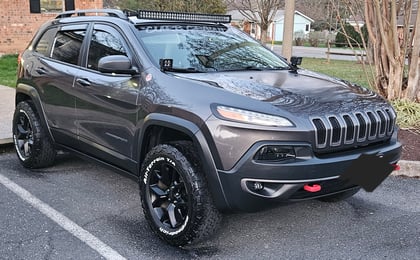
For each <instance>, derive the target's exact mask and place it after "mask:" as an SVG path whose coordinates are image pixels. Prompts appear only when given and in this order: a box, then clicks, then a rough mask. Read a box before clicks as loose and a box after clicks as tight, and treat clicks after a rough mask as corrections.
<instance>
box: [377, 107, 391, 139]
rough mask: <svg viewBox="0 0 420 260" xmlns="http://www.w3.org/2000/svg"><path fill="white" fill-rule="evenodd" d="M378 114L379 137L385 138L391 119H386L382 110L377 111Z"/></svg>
mask: <svg viewBox="0 0 420 260" xmlns="http://www.w3.org/2000/svg"><path fill="white" fill-rule="evenodd" d="M376 114H378V116H379V123H380V126H379V133H378V136H379V137H383V136H385V133H386V129H387V126H388V124H389V119H387V118H385V115H384V113H383V112H382V111H381V110H378V111H376Z"/></svg>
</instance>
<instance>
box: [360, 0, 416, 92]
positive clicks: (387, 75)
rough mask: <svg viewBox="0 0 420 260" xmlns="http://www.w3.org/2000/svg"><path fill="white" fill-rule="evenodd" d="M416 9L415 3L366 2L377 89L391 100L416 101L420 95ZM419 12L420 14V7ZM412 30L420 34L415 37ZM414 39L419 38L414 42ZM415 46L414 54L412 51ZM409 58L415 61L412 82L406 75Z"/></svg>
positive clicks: (367, 0) (412, 68)
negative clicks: (414, 16) (413, 18)
mask: <svg viewBox="0 0 420 260" xmlns="http://www.w3.org/2000/svg"><path fill="white" fill-rule="evenodd" d="M414 6H415V5H413V1H411V0H405V1H380V0H365V10H364V11H365V17H366V25H367V29H368V32H369V40H370V41H371V43H372V46H373V61H374V62H375V68H376V79H377V83H376V84H377V88H378V90H379V91H380V93H381V94H382V95H384V96H385V97H387V98H388V99H390V100H393V99H399V98H407V99H410V100H415V99H416V98H418V95H419V93H418V92H419V87H418V83H419V82H418V75H417V76H416V74H418V73H419V64H418V59H419V58H418V56H419V48H418V46H419V45H420V39H419V38H420V37H419V36H418V30H416V29H418V27H417V26H418V23H419V22H418V21H417V24H414V27H412V24H411V21H412V18H411V16H412V14H413V11H415V10H413V9H414ZM416 8H417V14H418V5H417V7H416ZM417 16H418V15H417ZM417 20H418V19H417ZM411 28H412V29H413V30H414V31H417V33H415V34H413V33H412V32H411ZM413 35H416V37H414V38H413ZM413 46H414V49H413V51H410V50H411V48H412V47H413ZM416 51H417V53H416ZM407 55H409V56H410V57H409V60H410V61H411V62H410V64H409V71H410V74H411V76H409V78H408V81H409V82H407V78H406V77H405V71H404V68H405V65H406V57H407ZM413 61H414V62H417V64H414V63H413ZM412 66H414V67H412ZM416 79H417V81H416ZM414 81H416V82H414Z"/></svg>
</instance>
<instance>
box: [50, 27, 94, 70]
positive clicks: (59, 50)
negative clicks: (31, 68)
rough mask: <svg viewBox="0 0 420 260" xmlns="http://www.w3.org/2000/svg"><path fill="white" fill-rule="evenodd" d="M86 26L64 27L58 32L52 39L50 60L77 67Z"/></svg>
mask: <svg viewBox="0 0 420 260" xmlns="http://www.w3.org/2000/svg"><path fill="white" fill-rule="evenodd" d="M86 28H87V24H86V25H78V26H74V25H71V26H64V27H62V28H61V30H60V31H58V33H57V35H56V36H55V39H54V45H53V49H52V56H51V57H52V58H53V59H56V60H59V61H62V62H66V63H70V64H73V65H77V64H78V63H79V56H80V51H81V49H82V44H83V40H84V39H85V36H86Z"/></svg>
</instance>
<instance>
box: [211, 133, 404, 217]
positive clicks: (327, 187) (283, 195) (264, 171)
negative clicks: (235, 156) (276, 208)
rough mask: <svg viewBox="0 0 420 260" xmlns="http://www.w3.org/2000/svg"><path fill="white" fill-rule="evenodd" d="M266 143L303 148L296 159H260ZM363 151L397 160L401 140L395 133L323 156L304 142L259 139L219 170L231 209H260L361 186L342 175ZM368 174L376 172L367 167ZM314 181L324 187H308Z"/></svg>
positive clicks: (392, 161) (390, 161)
mask: <svg viewBox="0 0 420 260" xmlns="http://www.w3.org/2000/svg"><path fill="white" fill-rule="evenodd" d="M266 145H284V146H289V147H290V146H294V147H297V149H298V150H299V151H298V153H297V154H296V159H294V160H292V161H290V160H288V161H285V162H275V163H274V162H273V163H270V162H266V163H262V162H261V161H256V160H255V159H254V155H255V154H256V153H257V151H259V149H261V148H262V147H263V146H266ZM362 154H381V155H384V157H386V158H387V159H388V160H389V163H390V164H394V163H397V162H398V160H399V158H400V155H401V144H400V143H399V142H397V141H396V137H395V138H392V139H391V140H390V141H389V142H387V143H385V144H381V145H376V146H369V147H366V148H359V149H357V150H350V151H346V152H339V153H333V154H330V155H323V156H322V157H320V156H315V155H314V154H313V152H312V148H311V146H310V145H308V144H304V143H285V142H259V143H256V144H254V145H253V146H252V147H251V148H250V149H249V150H248V151H247V153H246V154H245V155H244V156H243V157H242V158H241V160H240V161H239V162H238V163H237V164H236V165H235V166H234V167H233V168H232V169H231V170H229V171H223V170H219V171H218V174H219V177H220V180H221V183H222V186H223V190H224V192H225V195H226V199H227V201H228V204H229V207H230V210H233V211H256V210H260V209H263V208H266V207H270V206H273V205H277V204H279V203H280V202H285V201H299V200H306V199H312V198H318V197H322V196H328V195H332V194H334V193H339V192H342V191H346V190H351V189H357V188H359V187H358V186H356V185H354V184H352V183H350V182H348V181H345V180H343V179H341V178H339V177H340V175H341V174H343V173H344V172H345V171H346V169H347V168H348V167H349V166H350V165H351V164H352V163H353V162H354V161H355V160H357V159H358V158H359V157H360V155H362ZM366 174H367V175H368V174H375V173H372V172H369V171H366ZM314 184H317V185H320V186H321V190H319V191H308V188H307V186H306V187H305V185H308V186H310V187H312V185H314Z"/></svg>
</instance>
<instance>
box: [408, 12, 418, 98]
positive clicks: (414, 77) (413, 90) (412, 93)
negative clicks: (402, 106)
mask: <svg viewBox="0 0 420 260" xmlns="http://www.w3.org/2000/svg"><path fill="white" fill-rule="evenodd" d="M419 11H420V10H419V6H417V17H416V24H415V26H414V31H413V41H412V42H411V44H412V51H411V57H410V67H409V72H408V84H407V90H406V92H405V96H404V97H405V98H406V99H409V100H411V101H415V100H416V99H417V101H420V57H419V56H420V12H419Z"/></svg>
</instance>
